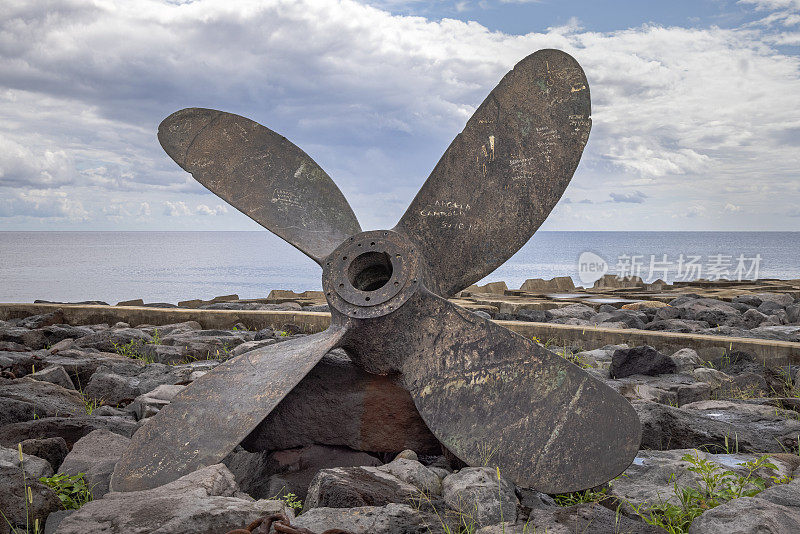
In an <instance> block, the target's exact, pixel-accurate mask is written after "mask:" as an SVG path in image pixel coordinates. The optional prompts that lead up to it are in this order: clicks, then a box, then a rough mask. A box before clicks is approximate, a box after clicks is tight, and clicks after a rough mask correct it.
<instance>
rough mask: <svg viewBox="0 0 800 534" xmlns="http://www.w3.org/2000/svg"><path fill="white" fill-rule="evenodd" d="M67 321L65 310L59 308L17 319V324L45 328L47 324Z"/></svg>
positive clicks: (25, 326) (32, 328)
mask: <svg viewBox="0 0 800 534" xmlns="http://www.w3.org/2000/svg"><path fill="white" fill-rule="evenodd" d="M66 322H67V321H66V319H64V310H62V309H61V308H58V309H57V310H56V311H54V312H50V313H43V314H41V315H30V316H28V317H25V318H24V319H20V320H19V321H17V326H21V327H23V328H29V329H31V330H35V329H37V328H44V327H45V326H52V325H54V324H64V323H66Z"/></svg>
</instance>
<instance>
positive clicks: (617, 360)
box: [609, 345, 677, 378]
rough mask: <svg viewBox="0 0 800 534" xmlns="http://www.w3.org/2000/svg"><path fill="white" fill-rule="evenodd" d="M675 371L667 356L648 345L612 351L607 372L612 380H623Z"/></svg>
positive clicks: (675, 367) (673, 363) (673, 364)
mask: <svg viewBox="0 0 800 534" xmlns="http://www.w3.org/2000/svg"><path fill="white" fill-rule="evenodd" d="M676 370H677V366H676V365H675V362H674V361H672V359H671V358H670V357H669V356H666V355H664V354H661V353H660V352H658V351H657V350H656V349H654V348H653V347H651V346H649V345H643V346H641V347H633V348H630V349H618V350H616V351H614V354H613V356H612V357H611V367H610V369H609V372H610V374H611V377H612V378H624V377H626V376H631V375H647V376H656V375H663V374H670V373H674V372H675V371H676Z"/></svg>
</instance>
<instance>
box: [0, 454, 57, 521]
mask: <svg viewBox="0 0 800 534" xmlns="http://www.w3.org/2000/svg"><path fill="white" fill-rule="evenodd" d="M18 455H19V452H18V450H16V449H5V448H0V510H2V511H3V515H4V516H5V519H4V520H3V522H2V524H0V532H2V533H3V534H5V533H7V532H8V531H9V526H8V523H7V522H6V521H8V522H10V523H11V525H12V526H13V527H14V528H16V529H18V531H19V532H27V528H26V524H27V523H28V522H30V525H31V526H33V523H34V521H35V520H37V519H38V521H39V524H40V525H44V522H45V519H46V518H47V516H48V515H49V514H50V513H51V512H54V511H56V510H58V509H59V508H61V501H60V500H59V499H58V497H57V496H56V494H55V493H53V491H52V490H51V489H50V488H48V487H47V486H45V485H44V484H42V483H41V482H39V477H41V476H50V475H52V474H53V471H52V469H51V468H50V464H49V463H47V462H46V461H45V460H42V459H41V458H37V457H35V456H28V455H26V454H23V461H22V462H20V461H19V456H18ZM23 471H24V473H25V478H24V479H23V476H22V474H23ZM27 488H30V492H31V497H33V502H27V503H26V498H25V495H26V491H28V490H27Z"/></svg>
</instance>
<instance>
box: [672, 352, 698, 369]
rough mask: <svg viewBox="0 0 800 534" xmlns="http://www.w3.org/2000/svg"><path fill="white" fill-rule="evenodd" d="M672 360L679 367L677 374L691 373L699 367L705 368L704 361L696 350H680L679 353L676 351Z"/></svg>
mask: <svg viewBox="0 0 800 534" xmlns="http://www.w3.org/2000/svg"><path fill="white" fill-rule="evenodd" d="M671 358H672V361H674V362H675V365H676V366H677V371H676V372H678V373H691V372H692V371H694V370H695V369H697V368H698V367H702V366H703V360H702V359H701V358H700V356H699V355H698V354H697V351H696V350H694V349H690V348H685V349H680V350H679V351H676V352H675V353H674V354H673V355H672V356H671Z"/></svg>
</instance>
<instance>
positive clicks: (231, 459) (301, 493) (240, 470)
mask: <svg viewBox="0 0 800 534" xmlns="http://www.w3.org/2000/svg"><path fill="white" fill-rule="evenodd" d="M224 463H225V465H226V466H227V467H228V469H230V470H231V472H232V473H233V474H234V476H235V477H236V482H237V483H238V484H239V487H240V488H241V489H242V491H244V492H245V493H247V494H248V495H250V496H251V497H255V498H256V499H266V498H270V497H273V498H274V497H275V496H276V495H285V494H287V493H294V494H295V495H296V496H297V498H298V499H300V500H305V498H306V495H307V494H308V487H309V486H310V485H311V481H312V480H313V478H314V477H315V476H316V474H317V473H318V472H319V471H320V470H321V469H329V468H333V467H356V466H372V467H375V466H378V465H381V462H380V460H378V459H377V458H375V457H374V456H371V455H369V454H367V453H364V452H357V451H353V450H350V449H347V448H345V447H327V446H324V445H310V446H308V447H300V448H297V449H288V450H283V451H264V452H247V451H245V450H243V449H242V448H240V447H239V448H237V449H236V450H234V451H233V452H232V453H231V454H229V455H228V457H227V458H225V460H224Z"/></svg>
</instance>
